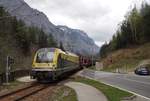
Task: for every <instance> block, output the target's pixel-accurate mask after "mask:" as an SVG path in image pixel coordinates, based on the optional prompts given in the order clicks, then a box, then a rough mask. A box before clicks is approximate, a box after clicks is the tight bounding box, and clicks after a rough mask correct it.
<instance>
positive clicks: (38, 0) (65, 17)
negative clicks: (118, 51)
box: [25, 0, 142, 46]
mask: <svg viewBox="0 0 150 101" xmlns="http://www.w3.org/2000/svg"><path fill="white" fill-rule="evenodd" d="M25 1H26V2H27V3H28V4H29V5H30V6H31V7H32V8H35V9H38V10H40V11H42V12H44V13H45V14H46V15H47V16H48V18H49V20H50V21H51V22H52V23H53V24H55V25H67V26H68V27H71V28H75V29H76V28H77V29H81V30H83V31H85V32H86V33H87V34H88V35H89V36H90V37H91V38H92V39H93V40H94V41H95V43H96V44H98V45H99V46H100V45H101V44H102V43H104V42H105V41H109V40H110V39H111V37H112V35H113V34H114V33H115V31H116V29H117V27H118V24H119V23H120V22H121V21H122V20H123V19H124V16H125V14H126V13H127V12H128V11H129V10H130V9H131V8H132V6H133V5H134V4H135V3H138V4H139V3H141V2H142V0H25Z"/></svg>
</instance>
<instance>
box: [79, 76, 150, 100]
mask: <svg viewBox="0 0 150 101" xmlns="http://www.w3.org/2000/svg"><path fill="white" fill-rule="evenodd" d="M81 76H83V77H86V78H89V79H92V80H95V81H98V82H100V83H103V84H105V85H108V86H111V87H115V88H118V89H120V90H123V91H127V92H129V93H132V94H134V95H137V96H139V97H142V98H144V99H147V100H150V98H148V97H145V96H143V95H140V94H137V93H135V92H133V91H129V90H127V89H124V88H121V87H118V86H115V85H111V84H108V83H105V82H102V81H99V80H97V79H95V78H91V77H88V76H86V75H81Z"/></svg>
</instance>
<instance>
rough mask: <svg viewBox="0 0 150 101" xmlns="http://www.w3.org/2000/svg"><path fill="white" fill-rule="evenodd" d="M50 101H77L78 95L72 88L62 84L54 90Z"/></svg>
mask: <svg viewBox="0 0 150 101" xmlns="http://www.w3.org/2000/svg"><path fill="white" fill-rule="evenodd" d="M49 101H77V97H76V93H75V91H74V90H73V89H72V88H69V87H67V86H60V87H58V88H57V89H56V90H55V91H54V93H53V95H52V96H51V97H50V98H49Z"/></svg>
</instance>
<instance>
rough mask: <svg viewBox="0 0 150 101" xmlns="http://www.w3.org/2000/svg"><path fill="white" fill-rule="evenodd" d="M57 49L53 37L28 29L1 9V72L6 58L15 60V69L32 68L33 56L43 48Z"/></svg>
mask: <svg viewBox="0 0 150 101" xmlns="http://www.w3.org/2000/svg"><path fill="white" fill-rule="evenodd" d="M52 46H53V47H55V46H56V43H55V42H54V40H53V37H52V36H50V35H49V36H48V35H47V34H45V33H44V32H43V31H42V30H41V29H38V28H36V27H34V26H33V27H27V26H26V25H25V24H24V22H23V21H21V20H17V19H16V18H15V17H13V16H10V15H9V13H7V12H5V10H4V8H3V7H0V70H1V71H3V70H4V68H5V65H6V56H7V55H9V56H13V57H14V59H15V64H14V66H13V67H14V68H30V67H31V62H32V55H33V53H34V51H35V50H37V49H38V48H42V47H52Z"/></svg>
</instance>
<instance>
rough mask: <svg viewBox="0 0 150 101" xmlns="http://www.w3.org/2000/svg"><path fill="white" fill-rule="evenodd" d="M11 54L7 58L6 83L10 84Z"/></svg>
mask: <svg viewBox="0 0 150 101" xmlns="http://www.w3.org/2000/svg"><path fill="white" fill-rule="evenodd" d="M8 61H9V56H7V60H6V74H5V75H6V85H8V84H9V83H8V82H9V68H10V67H9V62H8Z"/></svg>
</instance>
